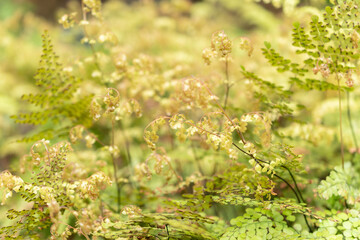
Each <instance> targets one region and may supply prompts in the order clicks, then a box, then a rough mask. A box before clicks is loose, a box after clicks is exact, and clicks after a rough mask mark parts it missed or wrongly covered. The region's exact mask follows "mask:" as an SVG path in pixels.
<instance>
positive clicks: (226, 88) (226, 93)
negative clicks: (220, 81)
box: [223, 57, 230, 111]
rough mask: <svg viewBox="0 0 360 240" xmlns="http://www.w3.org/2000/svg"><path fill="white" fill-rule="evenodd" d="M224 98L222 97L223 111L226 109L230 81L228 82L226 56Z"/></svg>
mask: <svg viewBox="0 0 360 240" xmlns="http://www.w3.org/2000/svg"><path fill="white" fill-rule="evenodd" d="M225 76H226V78H225V99H224V107H223V108H224V111H225V110H226V107H227V103H228V99H229V91H230V82H229V59H228V57H226V59H225Z"/></svg>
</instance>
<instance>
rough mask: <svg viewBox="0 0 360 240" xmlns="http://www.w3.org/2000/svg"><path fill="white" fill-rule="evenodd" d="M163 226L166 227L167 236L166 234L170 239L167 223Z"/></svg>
mask: <svg viewBox="0 0 360 240" xmlns="http://www.w3.org/2000/svg"><path fill="white" fill-rule="evenodd" d="M165 228H166V233H167V236H168V238H167V239H168V240H170V234H169V229H168V225H167V224H166V225H165Z"/></svg>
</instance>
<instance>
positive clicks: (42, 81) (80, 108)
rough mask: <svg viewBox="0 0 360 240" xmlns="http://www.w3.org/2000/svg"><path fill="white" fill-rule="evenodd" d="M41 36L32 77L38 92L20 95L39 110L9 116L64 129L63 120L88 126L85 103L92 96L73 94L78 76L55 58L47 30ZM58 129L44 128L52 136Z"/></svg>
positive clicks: (26, 139)
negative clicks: (37, 57) (39, 48)
mask: <svg viewBox="0 0 360 240" xmlns="http://www.w3.org/2000/svg"><path fill="white" fill-rule="evenodd" d="M42 38H43V46H42V47H43V51H42V55H41V60H40V66H39V68H38V70H37V73H36V75H35V77H34V79H35V81H36V85H37V86H38V88H39V93H37V94H32V93H30V94H25V95H23V96H22V99H23V100H25V101H27V102H29V103H30V104H32V105H34V106H37V107H39V108H41V110H37V111H32V112H28V113H20V114H18V115H14V116H12V118H13V119H15V122H16V123H20V124H31V125H45V124H51V125H52V126H53V125H56V127H58V126H59V125H60V126H61V127H60V129H62V130H64V129H67V127H66V126H64V123H67V124H68V125H69V127H72V126H74V125H78V124H82V125H85V126H89V125H90V124H91V118H90V116H89V110H88V106H89V105H90V102H91V100H92V97H93V96H91V95H87V96H76V94H75V93H76V91H77V90H78V88H79V84H80V83H81V79H80V78H78V77H75V76H73V75H72V74H71V72H69V71H65V70H64V68H63V66H62V64H61V63H60V62H59V57H58V56H57V55H56V54H55V52H54V50H53V45H52V43H51V39H50V36H49V35H48V33H47V32H45V33H44V34H43V35H42ZM58 130H59V129H58ZM58 130H56V129H51V130H49V129H48V130H45V132H46V136H47V137H49V136H51V137H53V136H54V135H56V132H57V131H58ZM43 132H44V131H43ZM42 135H43V134H39V135H38V134H35V135H33V136H31V137H28V138H24V139H23V141H28V140H32V141H33V140H39V139H41V138H42V137H43V136H42Z"/></svg>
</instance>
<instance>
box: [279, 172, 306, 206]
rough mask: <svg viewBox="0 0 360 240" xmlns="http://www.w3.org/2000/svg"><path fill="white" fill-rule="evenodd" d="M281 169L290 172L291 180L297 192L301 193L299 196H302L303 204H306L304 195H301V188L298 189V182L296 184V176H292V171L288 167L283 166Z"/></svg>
mask: <svg viewBox="0 0 360 240" xmlns="http://www.w3.org/2000/svg"><path fill="white" fill-rule="evenodd" d="M281 167H282V168H285V169H286V170H287V171H288V173H289V174H290V177H291V179H292V180H293V182H294V185H295V188H296V190H297V191H298V193H299V196H300V198H301V200H302V201H303V203H306V202H305V200H304V198H303V196H302V193H301V191H300V189H299V187H298V184H297V182H296V179H295V177H294V175H293V174H292V172H291V171H290V169H289V168H288V167H286V166H281Z"/></svg>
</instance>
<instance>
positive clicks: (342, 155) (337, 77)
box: [336, 74, 345, 169]
mask: <svg viewBox="0 0 360 240" xmlns="http://www.w3.org/2000/svg"><path fill="white" fill-rule="evenodd" d="M336 80H337V83H338V95H339V121H340V143H341V165H342V168H343V169H344V165H345V164H344V162H345V161H344V142H343V130H342V110H341V90H340V79H339V76H338V74H336Z"/></svg>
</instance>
